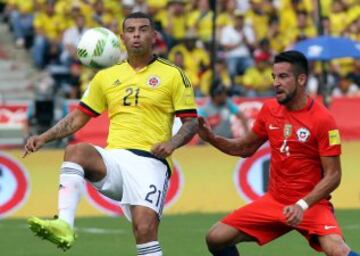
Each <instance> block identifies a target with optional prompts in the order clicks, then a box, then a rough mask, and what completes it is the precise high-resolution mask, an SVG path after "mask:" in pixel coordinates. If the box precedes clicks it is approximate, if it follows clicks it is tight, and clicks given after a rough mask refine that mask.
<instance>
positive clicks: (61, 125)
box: [44, 114, 78, 142]
mask: <svg viewBox="0 0 360 256" xmlns="http://www.w3.org/2000/svg"><path fill="white" fill-rule="evenodd" d="M77 129H78V127H76V125H75V124H74V117H73V115H71V114H69V115H67V116H66V117H64V118H63V119H61V120H60V121H59V122H58V123H57V124H56V125H54V126H53V127H51V128H50V129H49V130H47V131H46V132H45V133H44V137H45V138H46V141H47V142H49V141H52V140H56V139H61V138H64V137H66V136H68V135H70V134H72V133H74V132H75V131H76V130H77Z"/></svg>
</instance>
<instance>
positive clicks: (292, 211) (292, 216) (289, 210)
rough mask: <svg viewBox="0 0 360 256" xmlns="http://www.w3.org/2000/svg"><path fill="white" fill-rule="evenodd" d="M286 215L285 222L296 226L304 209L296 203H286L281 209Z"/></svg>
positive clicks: (301, 217)
mask: <svg viewBox="0 0 360 256" xmlns="http://www.w3.org/2000/svg"><path fill="white" fill-rule="evenodd" d="M283 214H284V215H285V217H286V224H288V225H289V226H293V227H295V226H297V225H298V224H299V223H300V222H301V221H302V219H303V216H304V210H303V209H302V208H301V207H300V206H299V205H297V204H292V205H287V206H285V207H284V209H283Z"/></svg>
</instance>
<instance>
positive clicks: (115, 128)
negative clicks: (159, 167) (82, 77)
mask: <svg viewBox="0 0 360 256" xmlns="http://www.w3.org/2000/svg"><path fill="white" fill-rule="evenodd" d="M79 109H80V110H81V111H83V112H84V113H86V114H88V115H90V116H92V117H96V116H98V115H100V114H101V113H103V112H104V111H106V110H107V111H108V115H109V119H110V127H109V134H108V139H107V148H108V149H138V150H143V151H147V152H149V151H150V150H151V148H152V147H153V145H154V144H157V143H160V142H165V141H168V140H169V139H170V138H171V136H172V126H173V121H174V117H175V116H178V117H197V113H196V104H195V98H194V92H193V88H192V85H191V83H190V81H189V79H188V78H187V76H186V75H185V74H184V72H183V71H182V70H181V69H180V68H178V67H177V66H175V65H174V64H172V63H171V62H169V61H167V60H165V59H162V58H159V57H154V59H153V60H152V61H151V62H150V63H149V64H148V65H147V66H146V67H144V68H142V69H141V70H139V71H135V70H134V69H133V68H132V67H131V65H130V64H129V63H128V62H127V61H124V62H122V63H120V64H117V65H114V66H112V67H110V68H107V69H103V70H101V71H99V72H98V73H97V74H96V75H95V77H94V78H93V79H92V81H91V82H90V83H89V86H88V88H87V89H86V91H85V92H84V95H83V97H82V99H81V101H80V104H79Z"/></svg>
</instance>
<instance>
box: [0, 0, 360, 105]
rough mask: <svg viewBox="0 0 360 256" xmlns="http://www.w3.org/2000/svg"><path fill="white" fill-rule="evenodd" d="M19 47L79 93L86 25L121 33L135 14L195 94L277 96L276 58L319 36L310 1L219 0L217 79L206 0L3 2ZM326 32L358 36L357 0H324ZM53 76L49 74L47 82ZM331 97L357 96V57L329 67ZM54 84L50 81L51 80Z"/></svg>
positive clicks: (61, 85) (314, 84)
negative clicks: (79, 48)
mask: <svg viewBox="0 0 360 256" xmlns="http://www.w3.org/2000/svg"><path fill="white" fill-rule="evenodd" d="M0 2H1V4H2V7H3V8H2V9H3V10H2V11H3V16H4V21H5V22H7V23H8V25H9V29H10V30H11V31H12V33H13V35H14V44H15V45H16V47H19V48H26V49H28V50H30V51H31V53H32V56H33V61H34V65H36V67H37V68H39V70H46V71H48V72H49V74H50V77H51V78H52V82H49V84H53V86H55V90H54V91H60V92H62V93H63V94H64V95H65V96H66V97H67V98H75V99H76V98H79V97H80V95H81V93H82V91H83V90H84V89H85V87H86V85H87V82H88V81H89V80H90V79H91V78H92V76H93V74H94V70H90V69H86V68H85V67H83V66H81V65H80V63H79V62H78V60H77V57H76V45H77V42H78V41H79V39H80V37H81V35H82V34H83V33H84V31H86V29H88V28H92V27H96V26H104V27H107V28H109V29H110V30H112V31H113V32H115V33H116V34H120V32H121V24H122V20H123V18H124V17H125V16H126V15H127V14H129V13H131V12H135V11H143V12H146V13H149V14H150V15H151V16H152V17H153V18H154V20H155V23H156V27H157V31H158V38H157V40H156V44H155V46H154V47H155V52H156V53H157V54H158V55H160V56H163V57H166V58H169V59H170V60H171V61H172V62H174V63H175V64H177V65H178V66H180V67H182V68H183V69H184V70H185V71H186V73H187V74H188V76H189V77H190V79H191V81H192V84H193V87H194V90H195V95H196V96H198V97H201V96H208V95H209V90H210V87H211V85H213V84H214V83H215V84H222V85H224V86H226V88H227V90H228V92H229V94H230V96H233V95H237V96H245V97H259V96H271V95H272V93H273V92H272V79H271V65H270V64H271V61H272V58H273V56H274V55H275V54H277V53H279V52H281V51H283V50H285V49H290V48H291V46H292V45H294V43H296V42H298V41H299V40H302V39H306V38H311V37H315V36H316V35H317V34H318V33H317V29H316V27H317V23H316V17H317V10H316V6H314V3H315V2H316V1H312V0H304V1H300V0H273V1H272V0H242V1H240V0H218V1H215V2H216V4H217V8H216V9H217V18H216V42H217V43H216V47H217V58H216V59H217V60H216V63H215V64H214V65H215V71H216V73H215V81H214V82H213V80H212V77H213V76H212V69H211V60H210V56H211V54H210V48H211V38H212V17H213V9H212V8H211V2H212V1H209V0H75V1H72V0H29V1H21V0H1V1H0ZM321 9H322V17H321V18H320V20H321V21H320V22H321V24H322V26H323V30H324V34H329V35H335V36H345V37H348V38H351V39H354V40H357V41H360V5H359V2H358V1H357V0H321ZM320 74H321V68H320V63H317V62H314V63H312V74H311V76H310V79H309V86H308V92H309V93H310V94H312V95H316V94H317V93H318V90H319V78H320ZM50 80H51V79H50ZM327 80H328V84H329V86H330V88H331V91H332V95H333V96H341V95H349V96H350V95H354V96H355V95H360V60H359V59H351V58H346V59H339V60H333V61H331V62H330V65H329V72H328V79H327ZM49 86H50V85H49Z"/></svg>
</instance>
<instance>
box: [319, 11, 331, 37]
mask: <svg viewBox="0 0 360 256" xmlns="http://www.w3.org/2000/svg"><path fill="white" fill-rule="evenodd" d="M321 25H322V28H323V34H324V35H331V23H330V19H329V17H327V16H324V17H321Z"/></svg>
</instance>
